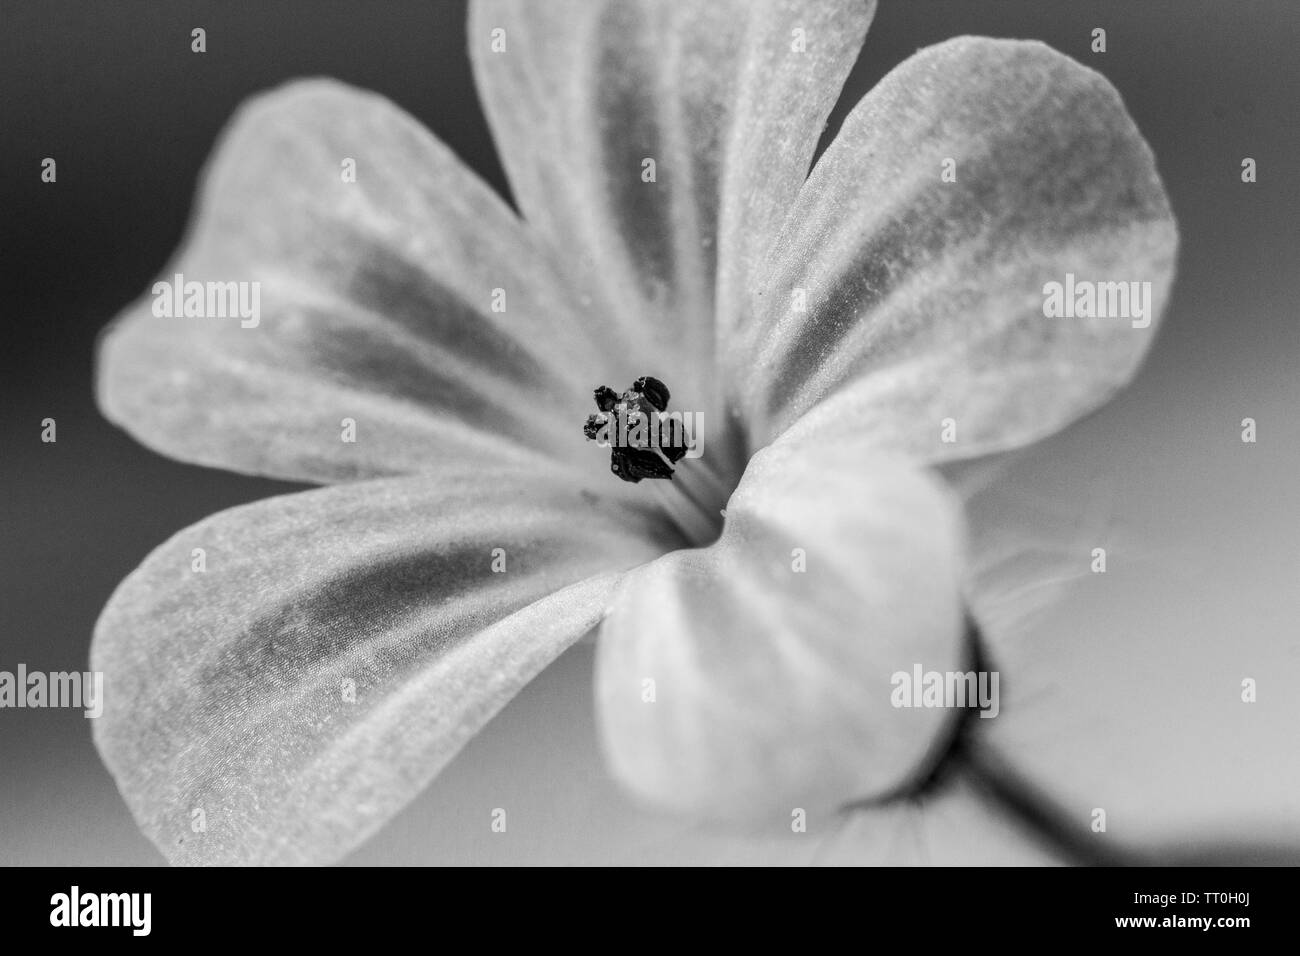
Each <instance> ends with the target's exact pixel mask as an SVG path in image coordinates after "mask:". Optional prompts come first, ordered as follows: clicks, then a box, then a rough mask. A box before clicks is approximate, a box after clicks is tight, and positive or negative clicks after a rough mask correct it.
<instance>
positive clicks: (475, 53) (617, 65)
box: [469, 0, 875, 413]
mask: <svg viewBox="0 0 1300 956" xmlns="http://www.w3.org/2000/svg"><path fill="white" fill-rule="evenodd" d="M874 12H875V3H874V2H867V0H833V2H825V0H818V2H792V0H777V2H771V0H762V2H750V0H716V2H709V3H676V2H671V0H630V2H629V0H554V2H545V3H531V2H527V0H477V2H475V3H474V4H473V5H472V7H471V16H470V27H469V47H470V56H471V59H472V62H473V65H474V70H475V78H476V81H477V84H478V88H479V92H480V96H481V97H482V99H483V104H484V108H485V110H486V112H487V116H488V120H489V122H490V125H491V127H492V130H493V133H494V136H495V139H496V142H497V146H498V148H499V151H500V154H501V159H502V163H503V165H504V166H505V168H506V172H507V174H508V175H509V178H510V183H511V187H512V189H513V191H514V194H515V197H516V199H517V202H518V204H519V207H520V210H521V212H522V214H523V216H524V218H525V219H526V220H527V221H528V222H529V224H530V225H532V226H534V227H536V228H537V229H538V230H540V232H541V233H542V235H543V236H545V237H546V239H547V240H548V241H549V242H550V243H551V244H552V245H553V246H554V248H556V249H557V250H558V251H559V252H560V253H561V255H562V258H563V260H564V262H565V264H566V266H567V267H568V268H569V270H570V272H569V274H570V276H571V281H572V283H573V285H574V287H575V288H576V289H578V290H579V291H580V295H581V297H582V300H583V302H584V303H586V304H588V305H589V306H590V307H591V308H592V310H593V312H594V315H595V316H596V318H594V319H593V321H599V322H602V323H603V324H604V328H605V329H606V330H607V331H605V332H602V337H604V338H607V339H608V340H609V341H610V342H611V344H613V343H618V347H617V348H614V349H612V351H613V353H614V354H615V355H622V356H624V361H625V362H628V363H629V364H627V365H626V366H623V367H617V375H618V376H620V377H627V376H629V375H640V374H645V373H646V370H647V369H648V370H649V371H650V372H651V374H657V375H659V376H660V377H662V378H664V379H665V381H668V380H669V376H670V375H671V376H673V377H674V381H672V382H670V384H672V387H673V389H674V394H675V395H676V396H677V397H678V399H679V400H680V401H682V402H685V403H686V404H685V405H684V406H678V407H687V408H691V409H695V410H700V411H710V412H715V413H716V412H717V410H718V408H717V395H718V392H719V389H718V384H719V383H718V380H717V378H716V376H714V375H713V361H712V360H713V356H714V340H715V332H717V331H722V330H725V329H727V328H729V327H730V325H732V324H733V323H734V322H735V320H736V318H737V313H738V310H739V309H740V308H741V307H742V305H743V301H744V300H743V295H742V293H743V291H744V289H745V287H746V283H747V281H748V279H749V277H750V274H751V273H752V272H754V271H755V270H756V269H757V268H759V266H760V265H761V263H762V260H763V257H764V254H765V252H766V247H767V245H768V244H769V243H770V242H771V240H772V239H773V238H774V237H775V235H776V232H777V230H778V229H779V227H780V224H781V222H782V220H783V219H784V217H785V215H786V213H787V212H788V210H789V207H790V205H791V203H792V202H793V200H794V197H795V195H796V193H797V191H798V189H799V187H800V186H801V185H802V184H803V182H804V180H805V179H806V177H807V175H808V167H809V164H810V163H811V160H812V156H813V153H814V151H815V148H816V146H817V141H818V137H819V136H820V135H821V132H822V129H823V126H824V124H825V121H826V117H827V116H828V115H829V113H830V111H831V108H832V107H833V106H834V104H835V101H836V99H837V97H838V95H839V92H840V89H841V87H842V85H843V82H844V79H845V77H846V76H847V75H848V73H849V70H850V69H851V68H852V66H853V63H854V62H855V60H856V58H857V54H858V51H859V50H860V48H861V45H862V41H863V38H864V37H865V35H866V31H867V27H868V25H869V23H870V21H871V18H872V15H873V14H874ZM715 313H716V314H717V315H718V316H719V317H720V319H719V323H718V324H717V327H716V329H715V321H714V316H715ZM634 362H640V363H641V364H642V365H643V366H644V367H634V364H633V363H634ZM658 365H662V366H663V371H656V370H655V366H658ZM612 374H613V373H612Z"/></svg>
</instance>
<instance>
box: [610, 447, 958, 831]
mask: <svg viewBox="0 0 1300 956" xmlns="http://www.w3.org/2000/svg"><path fill="white" fill-rule="evenodd" d="M961 553H962V534H961V523H960V517H959V511H958V510H957V508H956V505H955V501H954V500H953V499H951V498H950V497H948V496H947V494H946V492H945V491H944V490H943V488H942V486H941V485H940V484H939V483H938V482H937V481H935V480H934V479H933V478H931V477H930V476H928V475H927V474H925V473H924V472H920V471H917V470H915V469H913V468H911V467H910V466H908V465H906V464H902V463H900V462H898V461H895V460H891V459H890V458H885V457H881V456H879V455H876V454H873V453H871V452H870V451H864V449H863V448H862V447H861V446H860V445H859V446H858V447H853V446H851V445H836V446H828V447H827V446H817V447H812V446H794V447H792V446H790V445H789V444H786V443H779V444H778V445H776V446H773V447H771V448H768V449H765V450H764V451H762V452H760V453H759V455H757V456H756V457H755V459H754V460H753V461H752V462H751V463H750V467H749V469H748V470H747V471H746V473H745V478H744V480H743V481H742V483H741V486H740V487H739V488H738V489H737V490H736V492H735V494H734V495H733V496H732V498H731V501H730V502H729V504H728V507H727V517H726V526H725V528H724V531H723V534H722V537H721V538H720V539H719V540H718V541H717V542H716V543H714V544H713V545H711V546H710V547H708V548H704V549H696V550H684V551H677V552H674V553H672V554H669V555H666V556H665V557H663V558H660V559H659V560H658V561H655V562H654V563H652V564H650V565H647V566H645V567H642V568H639V569H637V570H636V571H634V572H632V573H631V574H629V575H628V576H627V577H626V578H625V579H624V582H623V585H622V591H621V593H620V596H619V598H618V600H617V601H616V602H615V604H614V606H613V607H612V609H611V611H610V614H609V616H608V617H607V618H606V620H605V624H604V626H603V628H602V631H601V635H600V641H599V644H598V646H597V663H596V698H597V715H598V724H599V727H600V730H601V735H602V740H603V742H604V749H605V752H606V754H607V756H608V758H609V761H610V765H611V767H612V769H613V771H614V773H615V775H616V776H617V777H619V778H620V779H621V780H623V782H624V783H626V784H627V785H628V786H629V788H630V789H631V790H632V792H633V793H634V794H636V795H638V796H640V797H641V798H643V799H645V800H646V801H648V802H651V803H653V804H656V805H660V806H666V807H669V808H672V809H676V810H680V811H684V812H690V813H695V814H703V815H706V816H711V817H715V818H719V819H723V820H725V821H728V822H731V823H739V824H742V825H749V824H758V823H763V822H770V821H771V820H772V819H774V818H781V817H784V818H785V819H787V820H788V819H789V817H790V814H791V812H792V810H793V808H796V807H800V808H804V809H806V810H807V811H808V812H809V813H812V812H814V811H816V812H824V811H831V810H834V809H836V808H838V807H840V806H842V805H844V804H846V803H849V802H851V801H853V800H856V799H868V798H873V797H880V796H882V795H886V794H889V793H892V792H894V791H896V790H899V789H902V788H906V787H907V786H908V785H909V784H910V783H912V782H913V781H914V780H915V779H916V778H917V777H919V776H920V775H922V774H923V773H924V772H925V770H926V769H927V767H928V766H929V765H930V764H932V762H933V759H934V757H935V756H936V755H937V752H938V751H941V750H943V749H944V748H945V746H946V743H947V741H948V736H949V731H950V730H951V728H952V727H953V721H954V719H955V716H956V714H957V711H955V710H948V709H943V708H932V709H926V708H906V707H895V706H894V705H893V702H892V697H893V690H894V688H893V677H894V675H895V674H897V673H899V672H906V673H907V674H908V675H909V676H910V675H911V673H912V670H913V666H914V665H915V664H920V665H922V666H923V667H924V669H925V670H927V671H928V670H938V671H949V670H960V669H963V668H961V667H959V666H958V665H959V664H960V663H961V662H962V660H963V659H964V657H965V654H966V648H965V646H964V643H963V641H962V635H963V627H962V602H961V596H960V594H959V591H958V588H959V586H960V576H961V568H962V561H961ZM651 697H652V698H653V699H650V698H651Z"/></svg>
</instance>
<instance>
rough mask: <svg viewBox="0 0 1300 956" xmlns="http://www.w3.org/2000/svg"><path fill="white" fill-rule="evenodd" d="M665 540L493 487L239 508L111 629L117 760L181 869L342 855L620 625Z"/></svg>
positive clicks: (581, 495)
mask: <svg viewBox="0 0 1300 956" xmlns="http://www.w3.org/2000/svg"><path fill="white" fill-rule="evenodd" d="M660 528H661V522H660V521H659V519H657V518H656V517H654V516H653V515H651V514H650V513H649V512H646V511H641V510H638V509H635V508H630V507H627V506H626V505H624V504H623V503H621V502H615V501H614V500H612V499H610V498H609V497H607V496H605V495H604V494H602V493H601V492H600V491H599V490H597V489H595V488H587V487H582V486H581V485H565V484H559V483H547V482H540V481H538V479H537V478H536V477H535V476H533V475H530V474H528V473H525V472H507V471H504V470H502V469H492V468H488V469H463V470H461V471H460V472H459V473H456V474H453V473H451V472H450V471H449V472H448V473H446V474H444V475H443V476H442V477H441V479H440V481H439V482H437V483H434V482H430V481H429V480H428V479H425V478H402V479H389V480H380V481H373V482H361V483H354V484H347V485H339V486H334V487H330V488H325V489H319V490H315V491H309V492H303V493H300V494H295V495H288V496H284V497H280V498H273V499H269V500H267V501H262V502H258V503H255V504H252V505H247V506H244V507H240V508H235V509H233V510H230V511H226V512H222V513H221V514H218V515H216V516H214V517H212V518H209V519H207V520H205V521H203V522H200V523H199V524H197V525H194V526H193V527H191V528H188V529H186V530H185V531H182V532H181V533H179V534H178V535H176V536H175V537H174V538H172V539H171V540H170V541H168V542H167V543H166V544H164V545H162V546H161V547H160V548H158V549H157V550H156V551H154V552H153V553H152V554H151V555H150V556H149V557H148V559H146V561H145V562H144V564H143V565H142V566H141V567H140V568H139V569H137V570H136V571H135V572H134V573H133V574H132V575H131V576H130V577H128V578H127V580H126V581H125V582H124V583H123V584H122V585H121V586H120V587H119V588H118V590H117V591H116V592H115V594H114V595H113V597H112V599H111V601H110V602H109V605H108V607H107V608H106V609H105V610H104V613H103V615H102V616H101V618H100V621H99V623H98V625H97V627H96V632H95V640H94V645H93V649H92V666H93V667H94V669H95V670H99V671H102V672H104V674H105V691H104V694H105V700H106V705H105V709H104V713H103V716H102V717H100V718H99V719H98V720H97V721H96V722H95V728H94V729H95V740H96V743H97V745H98V747H99V749H100V752H101V753H102V754H103V756H104V759H105V761H106V763H107V764H108V766H109V768H110V769H111V770H112V772H113V774H114V776H115V777H116V779H117V782H118V786H119V787H120V789H121V791H122V793H123V795H124V796H125V798H126V800H127V803H128V804H129V805H130V807H131V809H132V811H133V813H134V814H135V817H136V819H137V821H138V822H139V823H140V825H141V827H142V828H143V829H144V831H145V833H146V834H147V835H148V836H149V837H150V838H152V839H153V840H154V842H155V843H156V844H157V845H158V846H159V848H160V849H161V850H162V851H163V852H164V853H165V854H166V855H167V856H168V857H169V858H170V859H171V860H173V861H174V862H178V863H196V862H197V863H320V862H328V861H331V860H334V859H337V858H338V857H340V856H341V855H342V854H344V853H346V852H347V851H348V850H349V849H351V848H352V847H354V846H355V845H356V844H358V843H359V842H360V841H362V840H363V839H364V838H365V837H366V836H368V835H369V834H370V833H372V832H373V831H374V830H375V829H376V828H378V827H379V826H380V825H381V824H382V823H383V822H384V821H385V820H386V819H387V818H388V817H389V816H391V815H392V814H393V813H395V812H396V811H397V810H398V809H400V808H401V806H402V805H404V804H405V803H406V802H407V801H408V800H410V799H411V798H412V797H413V796H414V795H415V794H416V793H417V792H418V791H419V790H420V789H421V788H422V787H423V786H424V785H425V784H427V783H428V782H429V780H431V779H432V778H433V777H434V775H436V774H437V773H438V771H439V770H440V769H441V768H442V767H443V766H444V765H445V764H446V763H447V762H449V761H450V760H451V759H452V757H453V756H455V754H456V752H457V751H458V750H459V749H460V747H461V746H462V745H463V744H464V743H465V742H466V741H467V740H468V739H469V738H470V737H471V736H472V735H473V734H474V733H475V732H476V731H477V730H478V729H479V728H480V727H482V726H483V724H485V723H486V722H487V721H488V720H489V719H490V718H491V717H492V716H493V715H494V714H495V713H496V712H497V711H498V710H499V709H500V708H501V707H502V706H503V705H504V704H505V703H506V701H507V700H509V698H510V697H511V696H513V694H514V693H515V692H516V691H517V690H518V689H519V688H520V687H521V686H522V685H523V684H524V683H526V682H527V681H528V680H529V679H531V678H532V677H533V676H534V675H535V674H536V673H537V672H538V671H539V670H540V669H541V668H543V667H544V666H546V664H548V663H549V662H550V661H551V660H552V659H553V658H554V657H555V656H556V655H557V654H559V653H560V652H561V651H562V650H564V648H566V647H567V646H569V645H570V644H571V643H573V642H574V641H576V640H578V639H579V638H580V637H582V636H583V635H584V634H585V633H586V632H587V631H588V630H589V629H590V628H591V627H592V626H594V625H595V624H596V623H597V622H598V620H599V618H600V615H601V613H602V612H603V610H604V608H605V605H606V602H607V599H608V597H609V596H610V595H611V593H612V589H613V587H614V585H615V583H616V581H617V579H618V576H619V572H621V571H622V570H624V569H625V568H628V567H630V566H633V565H636V564H638V563H640V562H642V561H645V560H647V559H649V558H650V557H652V556H653V555H655V554H658V553H662V551H663V550H664V549H665V548H667V547H671V546H672V542H671V541H669V540H667V539H665V538H663V536H662V534H661V532H660ZM200 548H201V549H203V554H202V559H203V561H204V562H205V563H206V570H205V571H202V572H195V571H194V570H193V569H194V567H195V563H194V562H196V561H197V560H198V559H199V557H200V555H199V554H198V552H196V550H195V549H200ZM496 549H501V550H500V551H497V550H496ZM200 811H201V813H200ZM199 820H202V821H203V823H204V826H205V828H200V827H198V825H197V821H199Z"/></svg>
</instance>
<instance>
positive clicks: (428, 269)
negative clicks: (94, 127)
mask: <svg viewBox="0 0 1300 956" xmlns="http://www.w3.org/2000/svg"><path fill="white" fill-rule="evenodd" d="M348 161H353V162H355V181H354V182H353V181H347V179H348V177H347V175H346V174H347V173H348V169H347V168H346V167H345V164H346V163H347V162H348ZM177 273H179V274H181V275H183V277H184V283H185V284H188V283H190V282H202V283H207V282H247V283H250V285H249V286H248V287H246V291H247V294H248V295H249V297H250V298H249V299H248V300H247V302H246V304H248V305H250V306H251V304H252V300H251V294H252V289H253V286H252V285H251V283H260V285H259V286H258V295H259V298H260V303H259V305H260V313H261V314H260V319H259V320H258V321H257V324H256V325H251V322H252V318H249V319H248V320H247V321H243V320H241V319H240V318H237V317H231V318H219V317H207V318H197V317H189V318H185V317H174V318H169V317H159V316H157V315H155V314H154V312H153V303H154V301H155V299H154V297H153V296H145V297H143V298H141V299H140V300H139V301H138V302H136V303H135V304H133V305H132V306H131V307H129V308H128V309H127V310H126V311H125V313H124V314H123V315H122V316H121V317H119V319H118V320H117V322H116V323H115V324H114V325H113V326H112V327H110V329H109V330H108V332H107V333H106V334H105V336H104V339H103V340H102V342H101V347H100V354H99V362H100V365H99V372H98V375H99V382H98V391H99V401H100V405H101V407H102V408H103V410H104V414H105V415H107V416H108V417H109V418H110V419H112V420H113V421H114V422H116V423H118V424H120V425H122V426H123V427H125V428H126V429H128V430H129V431H130V432H131V433H132V434H133V435H135V436H136V437H137V438H138V439H140V440H141V441H142V442H144V443H145V444H147V445H149V446H150V447H152V448H154V449H156V450H158V451H160V452H162V453H164V454H167V455H171V456H174V457H177V458H180V459H183V460H186V461H191V462H197V463H199V464H204V465H213V466H218V467H224V468H230V469H234V470H237V471H243V472H251V473H257V474H264V475H270V476H274V477H279V478H289V479H300V480H312V481H338V480H344V479H352V478H358V477H374V476H384V475H394V474H402V473H414V472H421V471H427V470H430V469H432V468H435V467H437V462H438V460H439V459H441V458H445V457H448V456H460V457H470V458H474V459H476V460H483V459H485V458H488V457H501V456H506V457H510V456H514V457H523V456H533V457H537V456H539V455H540V456H545V455H546V454H547V453H548V451H549V449H551V448H553V447H554V446H555V444H556V443H557V442H560V441H565V440H568V439H569V436H571V434H572V433H573V432H574V430H575V426H574V424H573V423H574V422H575V421H581V418H582V416H583V415H585V414H586V412H587V411H588V410H589V409H588V408H587V406H588V405H589V404H590V389H591V385H592V382H593V381H599V380H601V377H602V376H603V374H604V363H603V362H602V361H600V360H598V359H597V358H595V356H596V354H597V349H598V347H599V343H595V342H592V341H590V339H589V337H588V336H586V335H585V334H583V332H582V330H581V329H580V328H579V327H578V325H577V323H576V322H574V321H573V315H574V311H575V307H574V306H573V304H572V303H571V302H570V301H569V300H568V298H567V297H566V294H565V292H564V291H563V283H562V282H559V281H558V280H557V277H556V274H555V271H554V268H553V265H552V263H551V262H550V260H549V259H548V255H547V253H545V252H544V251H543V250H542V249H541V248H540V247H539V246H538V244H537V243H536V241H535V240H534V238H533V237H532V236H531V235H530V234H529V233H528V232H527V231H526V230H525V229H524V228H523V226H522V224H521V223H520V222H519V221H518V219H517V218H516V217H515V216H514V214H513V213H512V212H511V211H510V210H509V208H508V207H507V206H506V205H505V204H504V203H503V202H502V201H501V200H500V199H498V198H497V197H496V196H495V195H494V194H493V193H492V191H491V190H490V189H488V187H487V186H485V185H484V184H483V183H482V182H480V181H479V180H478V179H477V178H475V177H474V175H473V174H472V173H470V172H469V170H468V169H466V168H465V167H464V166H463V165H462V164H461V163H460V161H459V160H458V159H457V158H456V157H455V156H454V155H453V154H452V153H451V151H450V150H449V149H448V148H447V147H446V146H444V145H443V144H442V143H441V142H439V141H438V140H437V139H436V138H435V137H434V136H433V135H432V134H430V133H429V132H428V131H427V130H425V129H424V128H423V127H422V126H420V124H419V123H417V122H416V121H415V120H414V119H412V118H411V117H410V116H408V115H407V114H406V113H404V112H402V111H401V110H400V109H398V108H397V107H396V106H394V105H393V104H392V103H390V102H388V101H387V100H385V99H383V98H382V97H379V96H377V95H375V94H371V93H366V92H362V91H359V90H355V89H352V88H349V87H347V86H344V85H342V84H339V83H336V82H333V81H328V80H311V81H300V82H295V83H292V84H290V85H288V86H286V87H283V88H281V89H278V90H276V91H274V92H271V93H267V94H263V95H261V96H258V97H256V98H254V99H253V100H251V101H250V102H249V103H247V104H245V105H244V106H243V107H242V108H241V109H240V111H239V112H238V114H237V115H236V117H235V119H234V120H233V121H232V122H231V124H230V126H229V127H228V128H227V130H226V132H225V133H224V134H223V136H222V139H221V141H220V144H219V145H218V147H217V150H216V154H215V156H214V158H213V159H212V160H211V161H210V165H209V168H208V169H207V171H206V173H205V175H204V179H203V185H202V189H201V193H200V197H199V201H198V206H197V210H196V214H195V220H194V223H193V225H192V228H191V236H190V238H189V239H188V240H187V242H186V243H185V246H184V247H183V249H182V250H181V251H180V253H179V254H178V256H177V258H176V261H175V262H174V263H173V265H172V267H171V268H170V269H169V270H168V272H167V274H166V275H165V276H163V277H162V281H165V282H171V283H173V284H176V280H175V278H174V276H175V274H177ZM155 288H158V287H155ZM495 290H501V295H500V296H497V297H496V298H495V299H494V296H495V295H496V292H495ZM159 291H160V292H161V291H162V290H159ZM502 296H503V297H504V298H502ZM163 298H170V296H166V295H164V296H163ZM494 301H495V302H496V303H497V305H498V307H504V309H505V311H501V312H496V311H493V305H494ZM502 303H504V305H503V306H502V305H501V304H502ZM213 305H214V307H215V305H216V303H215V301H214V303H213ZM205 306H206V297H205ZM249 311H250V312H251V308H250V310H249ZM245 325H248V327H245ZM345 418H350V419H352V420H354V421H355V423H356V424H355V431H356V440H355V442H345V441H342V440H341V435H342V429H343V427H344V425H343V419H345ZM575 441H576V442H577V443H580V442H581V436H580V435H579V436H578V437H577V439H576V440H575Z"/></svg>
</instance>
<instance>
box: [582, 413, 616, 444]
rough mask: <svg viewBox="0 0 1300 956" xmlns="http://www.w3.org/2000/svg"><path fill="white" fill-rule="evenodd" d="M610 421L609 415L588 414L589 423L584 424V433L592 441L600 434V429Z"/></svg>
mask: <svg viewBox="0 0 1300 956" xmlns="http://www.w3.org/2000/svg"><path fill="white" fill-rule="evenodd" d="M608 422H609V416H608V415H588V416H587V424H585V425H583V426H582V433H583V434H584V435H586V436H587V437H588V438H590V439H591V440H592V441H595V440H596V437H597V436H598V435H599V434H600V430H601V429H602V428H604V427H605V425H606V424H607V423H608Z"/></svg>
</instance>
